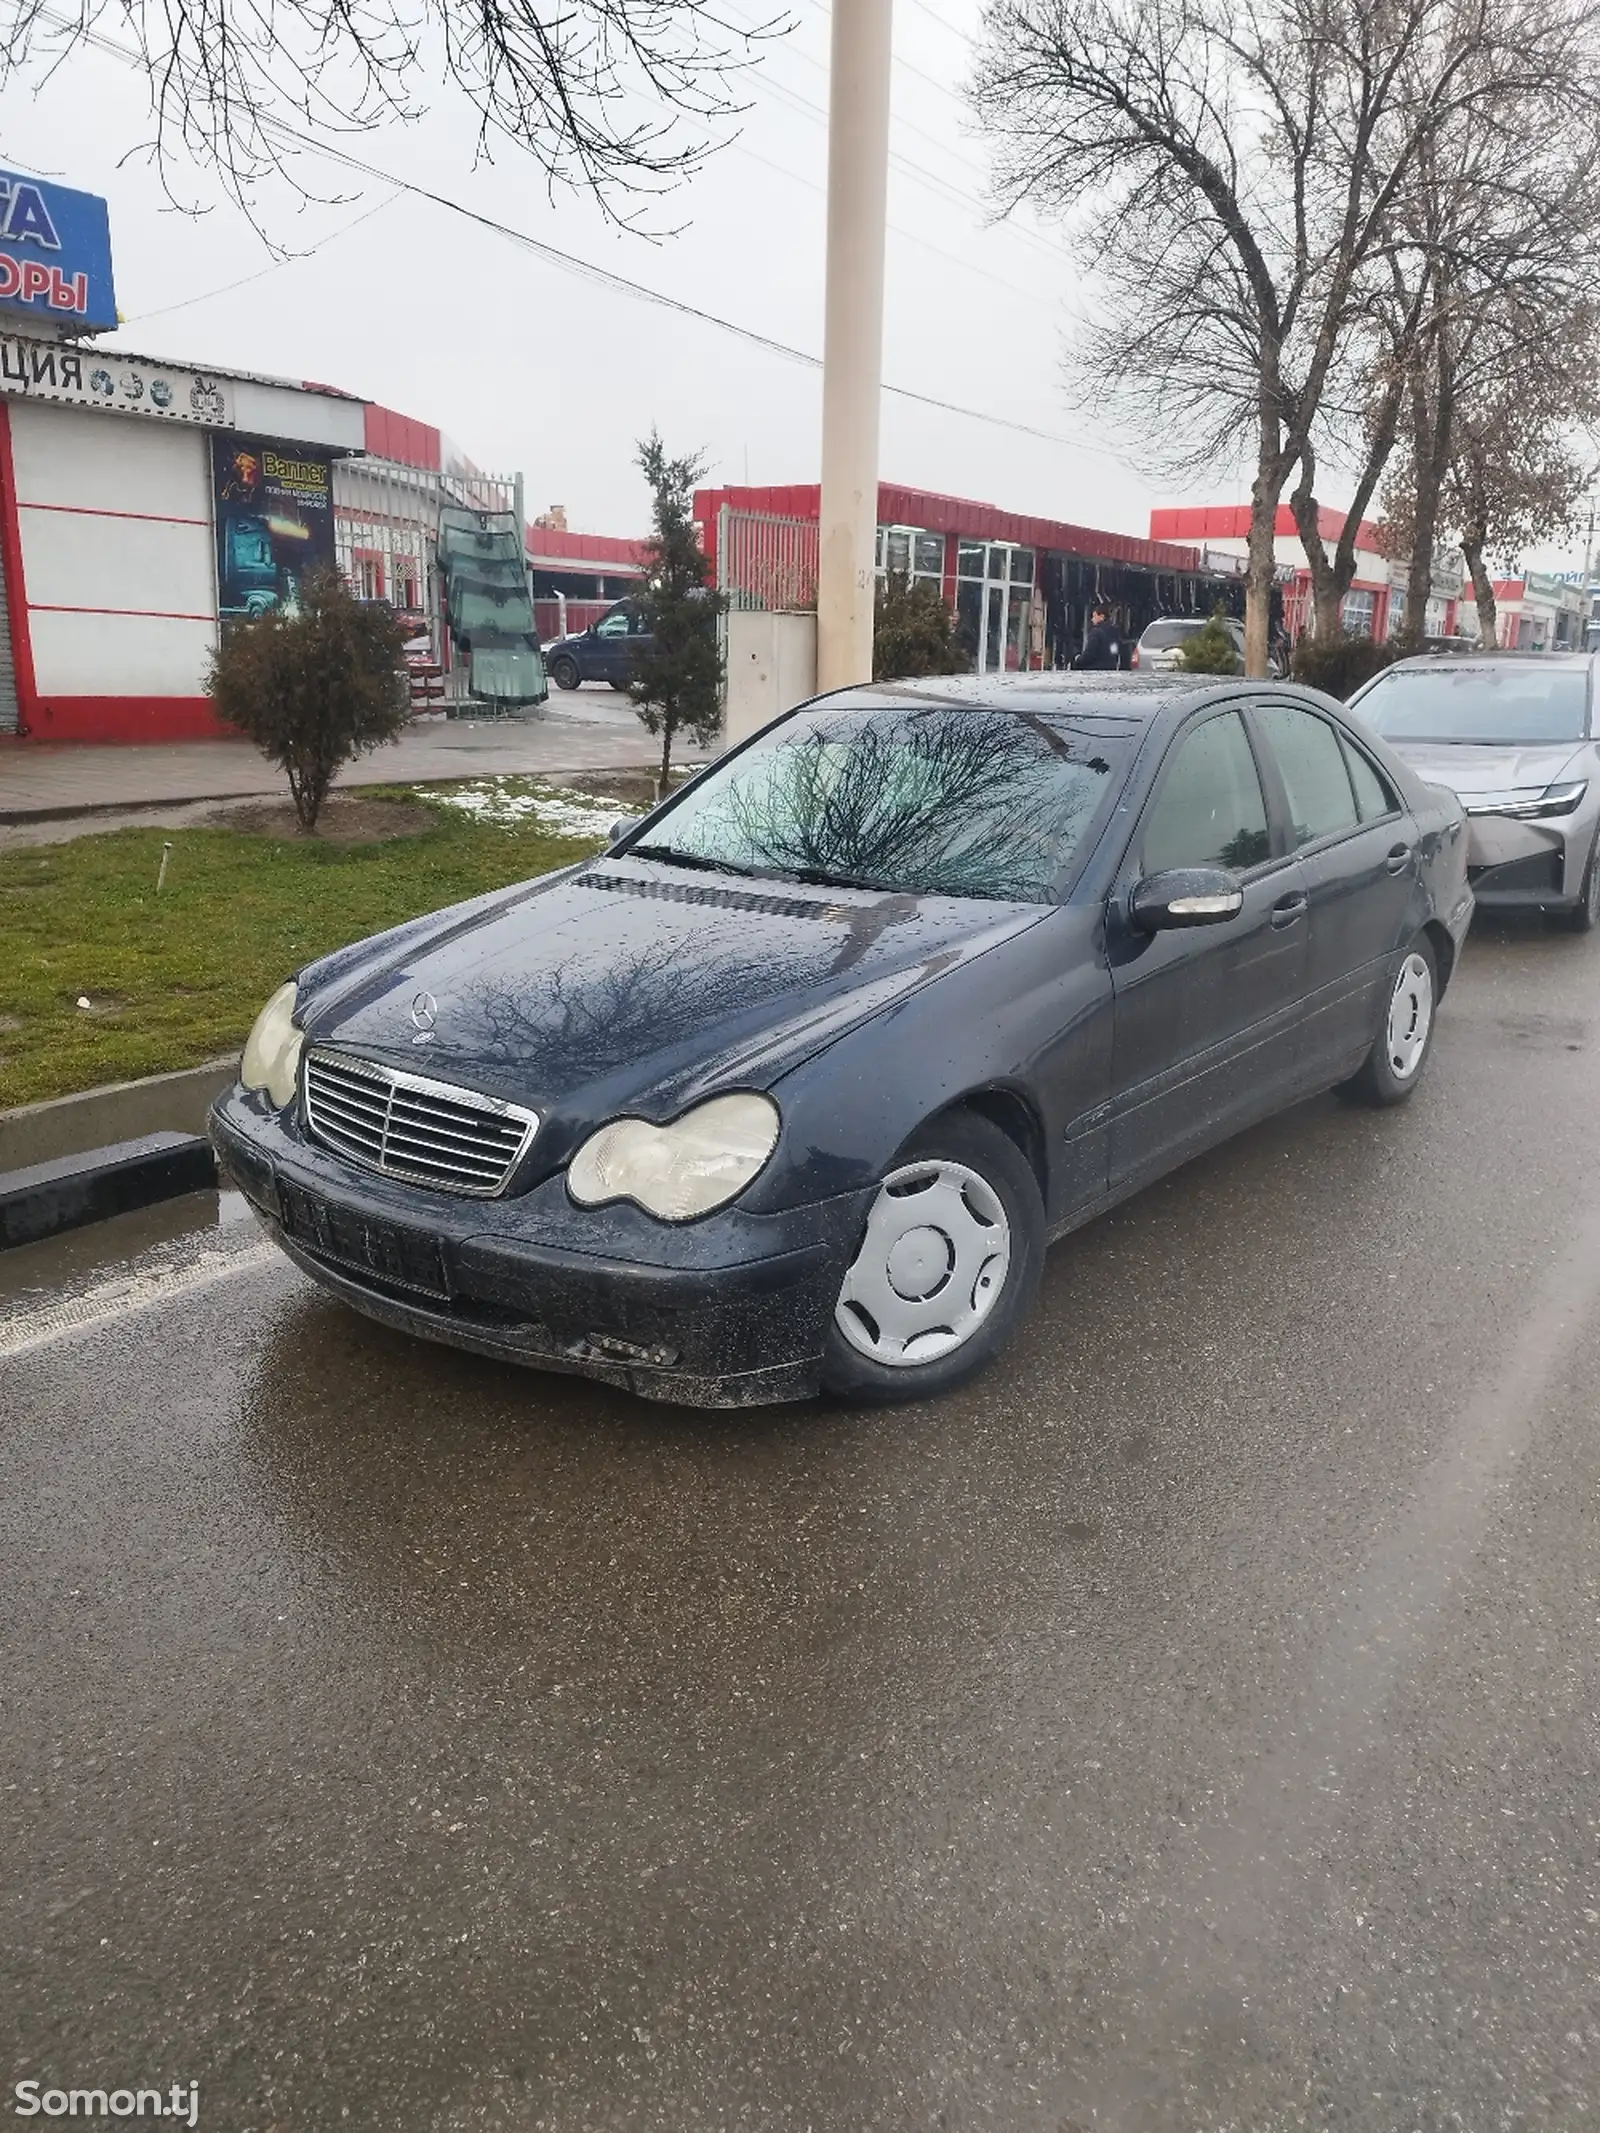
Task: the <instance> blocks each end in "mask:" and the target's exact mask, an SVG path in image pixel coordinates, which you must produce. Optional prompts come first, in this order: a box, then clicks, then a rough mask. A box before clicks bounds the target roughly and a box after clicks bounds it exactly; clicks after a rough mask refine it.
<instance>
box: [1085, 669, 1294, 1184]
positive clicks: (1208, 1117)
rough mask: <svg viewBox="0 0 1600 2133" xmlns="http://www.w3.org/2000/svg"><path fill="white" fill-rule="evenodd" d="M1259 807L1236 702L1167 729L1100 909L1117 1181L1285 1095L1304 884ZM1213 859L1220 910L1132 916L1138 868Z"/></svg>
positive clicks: (1262, 791) (1136, 1176) (1153, 1171)
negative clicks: (1235, 889)
mask: <svg viewBox="0 0 1600 2133" xmlns="http://www.w3.org/2000/svg"><path fill="white" fill-rule="evenodd" d="M1283 843H1284V835H1283V828H1282V825H1281V824H1276V825H1275V824H1274V823H1273V822H1272V820H1271V817H1270V815H1269V810H1268V805H1267V794H1266V788H1265V787H1264V785H1263V782H1262V778H1261V774H1260V769H1259V765H1258V763H1257V760H1256V755H1255V750H1254V746H1253V743H1252V740H1251V737H1250V734H1249V731H1248V729H1247V727H1246V725H1245V722H1244V720H1243V718H1242V717H1241V716H1240V713H1239V712H1238V711H1237V710H1233V709H1224V710H1221V711H1212V712H1207V713H1204V714H1202V715H1201V717H1200V718H1199V720H1197V721H1196V722H1195V723H1193V724H1190V725H1188V726H1185V727H1184V728H1183V729H1182V730H1181V731H1180V733H1179V734H1178V736H1177V738H1176V739H1175V740H1174V742H1173V743H1172V746H1171V748H1170V749H1169V751H1168V754H1167V759H1166V762H1165V763H1164V764H1163V766H1162V770H1161V774H1160V777H1159V779H1158V780H1157V783H1156V786H1155V788H1154V790H1153V792H1152V794H1151V797H1150V799H1149V801H1148V803H1147V804H1146V806H1145V809H1144V811H1143V814H1142V816H1141V819H1140V823H1139V827H1138V829H1137V830H1136V832H1135V834H1134V837H1133V839H1132V842H1131V844H1130V845H1129V849H1128V852H1127V855H1126V856H1125V858H1124V860H1123V865H1122V870H1121V873H1120V875H1119V879H1118V883H1117V888H1116V890H1115V891H1114V892H1113V894H1112V897H1111V899H1110V902H1109V905H1108V909H1107V917H1106V947H1107V957H1108V961H1109V963H1110V968H1111V982H1112V987H1113V991H1114V994H1115V1003H1116V1004H1115V1015H1114V1034H1113V1039H1112V1107H1113V1108H1112V1127H1111V1183H1112V1186H1113V1188H1116V1187H1123V1188H1126V1187H1128V1186H1131V1185H1134V1184H1137V1183H1138V1182H1140V1181H1141V1180H1142V1179H1144V1178H1147V1177H1154V1176H1156V1175H1157V1174H1158V1173H1159V1172H1161V1171H1163V1170H1166V1169H1169V1168H1170V1167H1171V1166H1172V1165H1173V1164H1174V1163H1176V1162H1181V1161H1182V1160H1183V1158H1184V1157H1185V1156H1187V1155H1192V1154H1194V1153H1195V1152H1196V1151H1197V1150H1198V1149H1200V1148H1203V1147H1205V1146H1207V1145H1208V1144H1209V1143H1210V1142H1213V1141H1218V1140H1222V1139H1224V1138H1225V1137H1226V1136H1227V1135H1228V1134H1230V1133H1233V1132H1235V1131H1237V1130H1238V1128H1239V1127H1241V1126H1244V1125H1247V1124H1248V1123H1249V1122H1250V1121H1251V1120H1252V1119H1254V1118H1259V1117H1263V1116H1265V1115H1266V1114H1267V1113H1268V1112H1270V1111H1273V1110H1275V1109H1277V1108H1278V1106H1279V1105H1280V1104H1282V1103H1286V1102H1287V1101H1289V1099H1290V1097H1291V1096H1292V1095H1293V1093H1294V1088H1295V1082H1296V1076H1297V1070H1298V1064H1299V1040H1298V1025H1299V1018H1300V1013H1301V998H1302V994H1303V992H1304V989H1305V968H1306V890H1305V882H1304V877H1303V875H1302V873H1301V869H1300V865H1299V862H1298V861H1297V860H1296V859H1295V858H1294V857H1293V856H1292V855H1291V854H1289V853H1287V852H1285V851H1284V849H1283ZM1192 866H1216V867H1223V868H1226V869H1227V870H1228V871H1229V872H1230V873H1232V874H1234V875H1235V876H1236V877H1237V878H1238V881H1239V884H1240V887H1241V888H1242V890H1243V892H1244V908H1243V910H1242V911H1241V912H1240V913H1239V915H1238V917H1236V918H1233V919H1229V920H1227V921H1226V922H1225V923H1223V924H1222V925H1217V926H1196V927H1192V928H1184V929H1180V930H1177V931H1173V932H1166V933H1155V934H1145V933H1140V932H1137V931H1136V930H1135V929H1134V928H1133V927H1132V926H1131V925H1130V924H1129V923H1128V919H1127V910H1128V898H1129V895H1130V894H1131V891H1132V889H1133V887H1134V885H1135V883H1136V882H1138V881H1140V880H1142V879H1143V878H1144V877H1145V876H1147V875H1150V874H1158V873H1163V872H1165V871H1166V870H1167V869H1168V868H1171V867H1192Z"/></svg>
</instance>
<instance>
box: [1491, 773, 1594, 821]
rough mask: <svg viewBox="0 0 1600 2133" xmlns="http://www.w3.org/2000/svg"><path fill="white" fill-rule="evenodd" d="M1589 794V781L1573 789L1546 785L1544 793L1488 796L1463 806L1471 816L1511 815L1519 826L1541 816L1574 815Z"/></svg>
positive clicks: (1503, 793) (1576, 783) (1574, 785)
mask: <svg viewBox="0 0 1600 2133" xmlns="http://www.w3.org/2000/svg"><path fill="white" fill-rule="evenodd" d="M1588 790H1589V781H1588V779H1587V778H1579V779H1577V780H1576V781H1575V782H1574V783H1572V784H1570V785H1547V786H1546V787H1545V789H1544V791H1543V792H1539V793H1530V792H1527V791H1523V792H1486V793H1483V794H1482V795H1480V796H1479V797H1477V798H1475V799H1472V800H1468V801H1466V802H1465V803H1464V805H1465V808H1466V812H1467V813H1468V814H1469V815H1509V816H1511V818H1512V819H1513V820H1514V821H1517V822H1536V821H1538V820H1539V819H1540V818H1541V817H1542V816H1548V815H1570V814H1573V813H1574V812H1575V811H1576V810H1577V808H1578V806H1579V805H1580V803H1581V802H1582V799H1583V796H1584V794H1585V793H1586V792H1587V791H1588Z"/></svg>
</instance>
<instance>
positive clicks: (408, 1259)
mask: <svg viewBox="0 0 1600 2133" xmlns="http://www.w3.org/2000/svg"><path fill="white" fill-rule="evenodd" d="M278 1197H279V1200H280V1201H281V1203H282V1206H283V1226H284V1228H285V1229H286V1230H287V1231H288V1232H289V1234H290V1236H291V1237H293V1238H294V1240H295V1242H296V1243H297V1244H304V1245H306V1246H307V1247H308V1248H309V1249H310V1250H311V1251H313V1252H317V1253H319V1254H320V1255H321V1256H322V1257H323V1258H324V1259H333V1260H337V1261H338V1262H339V1264H340V1265H341V1266H347V1267H349V1268H351V1269H352V1270H353V1271H354V1272H356V1273H358V1274H375V1275H376V1276H377V1277H378V1279H379V1280H380V1281H386V1282H390V1283H392V1284H393V1285H394V1286H395V1287H396V1288H401V1289H415V1290H416V1291H417V1292H418V1293H419V1294H420V1295H423V1296H432V1297H436V1298H438V1299H439V1301H440V1302H442V1303H448V1302H449V1300H450V1283H449V1280H448V1278H447V1276H446V1274H445V1265H444V1248H443V1246H442V1245H441V1244H440V1243H439V1240H438V1238H437V1237H430V1236H429V1235H428V1234H427V1233H426V1231H424V1230H415V1229H406V1228H405V1227H404V1226H403V1225H402V1224H400V1223H398V1222H376V1221H374V1220H373V1219H372V1217H371V1216H370V1215H362V1214H357V1213H356V1212H355V1211H354V1210H353V1209H351V1208H348V1207H337V1206H335V1205H334V1204H333V1203H332V1202H331V1201H328V1200H323V1199H319V1198H318V1197H317V1195H316V1194H315V1193H309V1192H303V1191H302V1190H301V1189H300V1187H299V1186H298V1185H289V1184H285V1183H280V1185H279V1188H278Z"/></svg>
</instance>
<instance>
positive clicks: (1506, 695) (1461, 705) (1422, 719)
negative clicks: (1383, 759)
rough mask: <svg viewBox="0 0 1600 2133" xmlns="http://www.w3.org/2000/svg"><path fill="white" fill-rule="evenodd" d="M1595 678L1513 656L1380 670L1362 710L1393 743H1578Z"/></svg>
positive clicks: (1585, 670) (1576, 670) (1580, 670)
mask: <svg viewBox="0 0 1600 2133" xmlns="http://www.w3.org/2000/svg"><path fill="white" fill-rule="evenodd" d="M1588 681H1589V673H1588V668H1587V667H1541V666H1537V665H1535V664H1533V663H1532V662H1528V663H1526V664H1525V663H1523V662H1521V661H1517V662H1515V663H1514V662H1512V661H1510V660H1507V661H1505V662H1504V663H1503V664H1502V663H1499V662H1494V663H1491V662H1490V661H1488V660H1485V661H1484V663H1483V664H1482V665H1481V666H1470V667H1438V668H1434V669H1432V670H1430V669H1428V668H1426V667H1397V668H1395V669H1394V670H1393V671H1392V672H1391V673H1388V674H1380V675H1379V677H1378V679H1377V680H1376V681H1375V682H1374V683H1373V685H1372V687H1371V688H1370V689H1369V690H1368V691H1367V693H1366V694H1365V696H1363V697H1362V699H1361V701H1360V703H1359V704H1358V705H1357V706H1356V708H1357V710H1358V711H1359V712H1360V714H1361V716H1362V717H1363V718H1364V719H1365V720H1366V721H1367V723H1368V725H1369V726H1372V727H1374V728H1375V729H1376V730H1377V731H1378V732H1379V733H1381V734H1382V735H1383V737H1384V739H1385V740H1387V741H1440V742H1472V741H1476V742H1478V743H1480V744H1483V743H1489V744H1493V743H1495V742H1501V743H1504V744H1505V745H1507V746H1524V747H1527V746H1533V745H1536V744H1538V743H1539V742H1541V741H1579V740H1582V738H1583V735H1584V730H1585V727H1586V724H1587V720H1588V709H1589V705H1588V693H1589V692H1588Z"/></svg>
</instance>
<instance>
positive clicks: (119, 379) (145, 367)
mask: <svg viewBox="0 0 1600 2133" xmlns="http://www.w3.org/2000/svg"><path fill="white" fill-rule="evenodd" d="M0 393H9V394H12V395H14V396H19V397H22V398H25V399H29V400H60V401H64V402H65V403H66V404H67V405H68V406H70V407H98V408H101V409H103V410H104V411H105V412H106V413H107V414H111V415H153V416H155V417H156V419H157V420H158V421H163V422H196V423H203V424H205V425H206V426H207V427H216V426H220V425H222V424H225V423H226V422H228V421H229V420H230V419H231V417H232V413H233V407H232V401H231V399H230V397H229V393H228V389H227V387H226V385H225V384H224V382H223V381H222V380H221V379H220V378H208V377H206V376H205V375H204V374H203V373H202V372H200V371H196V370H177V369H174V367H173V366H172V365H171V364H170V363H152V362H150V361H149V360H148V359H147V358H146V357H144V356H129V355H113V354H112V353H111V352H110V350H107V351H106V353H105V354H104V355H99V354H97V353H96V352H95V350H94V349H92V348H69V347H68V346H67V345H66V344H65V343H64V342H61V341H39V340H35V339H33V338H32V337H31V336H30V335H28V334H23V333H0Z"/></svg>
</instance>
